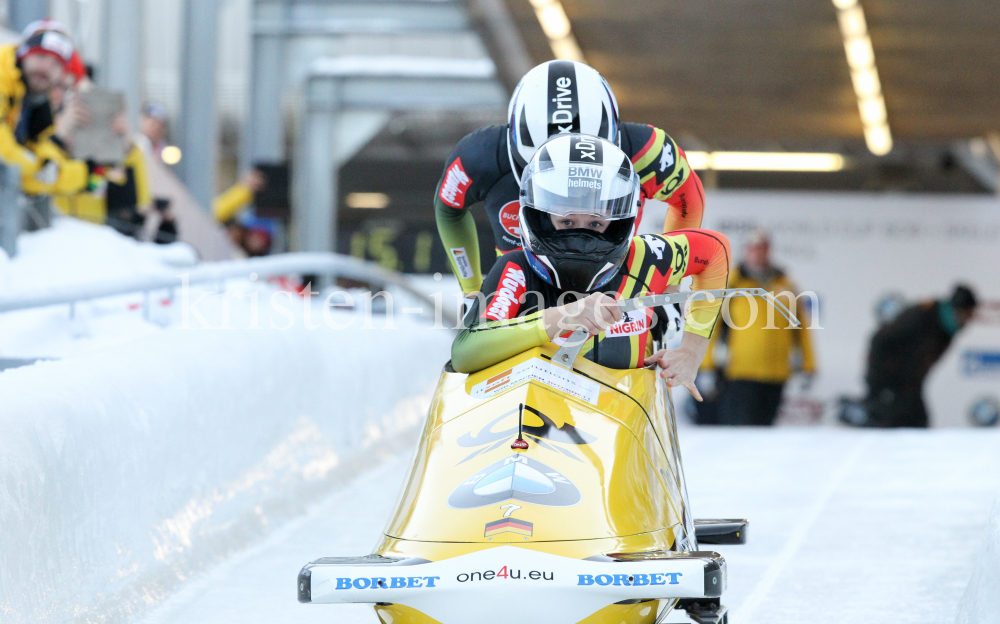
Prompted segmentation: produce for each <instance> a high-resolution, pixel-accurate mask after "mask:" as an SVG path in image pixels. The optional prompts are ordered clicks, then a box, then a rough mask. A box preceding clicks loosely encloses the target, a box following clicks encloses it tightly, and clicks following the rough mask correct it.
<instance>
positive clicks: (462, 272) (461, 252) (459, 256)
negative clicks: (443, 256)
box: [449, 247, 473, 279]
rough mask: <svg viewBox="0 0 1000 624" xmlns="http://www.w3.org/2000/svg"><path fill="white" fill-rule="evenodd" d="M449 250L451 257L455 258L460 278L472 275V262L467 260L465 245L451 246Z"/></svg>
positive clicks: (467, 277)
mask: <svg viewBox="0 0 1000 624" xmlns="http://www.w3.org/2000/svg"><path fill="white" fill-rule="evenodd" d="M449 251H450V252H451V257H452V258H454V259H455V267H457V268H458V276H459V277H461V278H462V279H469V278H470V277H472V276H473V273H472V263H470V262H469V254H467V253H465V247H453V248H451V249H449Z"/></svg>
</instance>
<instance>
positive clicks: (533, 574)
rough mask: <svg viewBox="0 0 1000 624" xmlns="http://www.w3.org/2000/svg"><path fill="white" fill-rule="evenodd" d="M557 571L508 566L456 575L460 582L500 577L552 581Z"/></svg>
mask: <svg viewBox="0 0 1000 624" xmlns="http://www.w3.org/2000/svg"><path fill="white" fill-rule="evenodd" d="M555 578H556V574H555V572H546V571H542V570H530V571H522V570H515V569H514V568H510V569H507V566H504V567H502V568H500V569H499V570H496V571H493V570H486V571H485V572H462V573H461V574H459V575H458V576H456V577H455V580H456V581H458V582H459V583H470V582H472V581H496V580H500V579H513V580H515V581H517V580H521V579H524V580H531V581H552V580H555Z"/></svg>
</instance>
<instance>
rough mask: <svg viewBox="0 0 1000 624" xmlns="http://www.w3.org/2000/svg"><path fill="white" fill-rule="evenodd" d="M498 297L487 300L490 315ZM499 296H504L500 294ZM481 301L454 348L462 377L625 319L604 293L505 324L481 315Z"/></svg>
mask: <svg viewBox="0 0 1000 624" xmlns="http://www.w3.org/2000/svg"><path fill="white" fill-rule="evenodd" d="M487 281H489V279H488V278H487ZM497 296H498V293H497V292H494V293H492V294H491V295H490V296H489V297H488V298H486V299H485V305H484V309H485V310H486V311H487V312H486V314H487V315H488V314H489V313H490V310H491V309H492V308H493V305H492V304H493V301H494V299H495V298H496V297H497ZM499 296H504V295H503V294H502V293H500V294H499ZM480 301H482V300H481V299H477V301H476V302H475V303H473V305H472V308H471V309H470V311H469V316H468V317H466V318H467V319H469V323H468V325H469V326H468V327H467V328H466V329H465V330H463V331H462V333H460V334H459V335H458V337H457V338H455V342H454V343H452V346H451V365H452V368H454V369H455V370H456V371H458V372H460V373H471V372H475V371H480V370H482V369H484V368H486V367H488V366H492V365H493V364H496V363H497V362H502V361H504V360H506V359H507V358H509V357H513V356H515V355H517V354H518V353H522V352H524V351H527V350H528V349H531V348H533V347H538V346H541V345H543V344H545V343H547V342H549V341H550V340H552V339H553V338H555V337H556V336H558V335H559V334H561V333H563V332H566V331H571V330H574V329H576V328H577V327H585V328H586V329H587V330H588V331H589V332H590V334H591V335H593V336H596V335H598V334H600V333H601V332H603V331H605V330H606V329H607V328H609V327H611V326H612V325H614V324H615V323H616V322H617V321H619V320H621V318H622V311H621V309H620V308H619V307H618V306H617V305H616V304H615V300H614V299H612V298H611V297H609V296H608V295H606V294H604V293H593V294H591V295H588V296H587V297H585V298H584V299H581V300H579V301H574V302H572V303H567V304H565V305H561V306H558V307H555V308H546V309H545V310H542V311H541V312H533V313H531V314H528V315H526V316H521V317H516V318H510V319H503V320H490V319H489V317H488V316H484V315H482V314H480V307H479V304H480ZM470 317H471V318H470Z"/></svg>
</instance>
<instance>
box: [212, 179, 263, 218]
mask: <svg viewBox="0 0 1000 624" xmlns="http://www.w3.org/2000/svg"><path fill="white" fill-rule="evenodd" d="M252 201H253V191H252V190H250V187H249V186H247V185H246V184H243V183H242V182H237V183H236V184H234V185H232V186H231V187H229V188H228V189H227V190H225V191H223V192H222V194H220V195H218V196H217V197H216V198H215V200H213V201H212V214H213V215H215V220H216V221H218V222H219V223H225V222H227V221H229V220H230V219H232V218H233V217H235V216H236V213H238V212H239V211H240V210H242V209H243V207H244V206H246V205H247V204H249V203H250V202H252Z"/></svg>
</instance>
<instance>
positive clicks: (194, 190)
mask: <svg viewBox="0 0 1000 624" xmlns="http://www.w3.org/2000/svg"><path fill="white" fill-rule="evenodd" d="M218 19H219V3H218V0H186V2H185V11H184V41H183V45H182V48H181V67H180V76H181V115H180V124H179V127H178V130H179V133H178V134H179V138H180V140H179V143H180V146H181V150H182V154H183V157H182V158H181V162H180V164H179V167H178V170H179V173H180V177H181V179H182V180H183V181H184V183H185V184H186V185H187V187H188V189H189V190H190V191H191V194H192V195H193V196H194V198H195V200H196V201H197V202H198V203H199V204H200V205H201V207H202V208H204V209H205V210H211V208H212V197H213V196H214V195H215V165H216V163H215V154H216V141H217V138H218V131H217V122H216V118H215V104H216V102H215V73H216V72H215V65H216V62H215V61H216V34H217V32H218Z"/></svg>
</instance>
